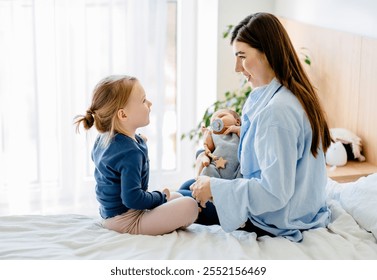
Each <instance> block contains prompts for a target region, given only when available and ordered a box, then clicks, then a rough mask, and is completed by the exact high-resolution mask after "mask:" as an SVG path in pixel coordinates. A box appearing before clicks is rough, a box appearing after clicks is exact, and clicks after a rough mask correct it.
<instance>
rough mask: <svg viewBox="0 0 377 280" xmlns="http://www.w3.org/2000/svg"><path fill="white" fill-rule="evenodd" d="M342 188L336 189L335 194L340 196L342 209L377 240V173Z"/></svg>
mask: <svg viewBox="0 0 377 280" xmlns="http://www.w3.org/2000/svg"><path fill="white" fill-rule="evenodd" d="M340 187H341V188H339V187H336V191H335V192H334V193H335V194H339V196H338V200H339V201H340V204H341V205H342V207H343V208H344V209H345V210H346V211H347V212H348V213H349V214H350V215H352V217H353V218H354V219H355V220H356V222H357V223H358V224H359V225H360V226H362V227H363V228H365V229H366V230H367V231H370V232H372V233H373V235H374V236H375V238H377V173H374V174H372V175H369V176H367V177H362V178H360V179H359V180H357V181H356V182H353V183H344V184H340ZM335 196H337V195H335ZM334 198H335V197H334Z"/></svg>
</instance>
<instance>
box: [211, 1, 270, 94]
mask: <svg viewBox="0 0 377 280" xmlns="http://www.w3.org/2000/svg"><path fill="white" fill-rule="evenodd" d="M274 4H275V0H218V30H217V40H218V41H217V46H218V52H217V61H218V65H217V95H218V98H222V97H223V95H224V93H225V92H226V91H232V90H234V89H237V88H238V87H239V86H240V84H241V77H240V75H237V74H236V73H235V72H234V55H233V52H232V48H231V46H230V44H229V38H226V39H223V37H222V33H223V31H224V30H225V29H226V26H227V25H229V24H233V25H236V24H238V22H240V21H241V20H242V19H244V18H245V17H246V16H248V15H249V14H252V13H256V12H273V11H274Z"/></svg>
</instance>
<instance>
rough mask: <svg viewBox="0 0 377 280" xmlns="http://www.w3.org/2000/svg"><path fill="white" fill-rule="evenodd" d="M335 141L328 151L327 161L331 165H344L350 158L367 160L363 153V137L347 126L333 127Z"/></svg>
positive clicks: (332, 132) (332, 135)
mask: <svg viewBox="0 0 377 280" xmlns="http://www.w3.org/2000/svg"><path fill="white" fill-rule="evenodd" d="M330 133H331V138H332V139H333V141H334V142H333V143H331V145H330V147H329V148H328V149H327V152H326V163H327V164H328V165H330V166H343V165H345V164H346V163H347V161H348V160H355V159H356V160H358V161H365V157H364V156H363V155H362V154H361V151H362V143H361V138H360V137H358V136H357V135H356V134H354V133H353V132H351V131H349V130H347V129H345V128H331V129H330Z"/></svg>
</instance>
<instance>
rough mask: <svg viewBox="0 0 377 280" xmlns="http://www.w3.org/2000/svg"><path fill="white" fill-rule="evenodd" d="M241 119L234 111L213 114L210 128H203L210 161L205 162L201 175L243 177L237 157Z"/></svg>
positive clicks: (205, 146) (221, 110) (204, 144)
mask: <svg viewBox="0 0 377 280" xmlns="http://www.w3.org/2000/svg"><path fill="white" fill-rule="evenodd" d="M240 126H241V118H240V116H239V115H238V114H237V113H236V112H235V111H233V110H230V109H220V110H218V111H216V112H214V113H213V115H212V118H211V125H210V128H206V127H203V128H202V132H203V136H204V140H203V141H204V143H203V146H204V152H205V154H206V155H207V156H208V158H209V161H203V170H202V171H201V173H200V175H206V176H210V177H216V178H223V179H234V178H239V177H242V175H241V174H240V166H239V161H238V157H237V150H238V144H239V140H240V138H239V137H240Z"/></svg>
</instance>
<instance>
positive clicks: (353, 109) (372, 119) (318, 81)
mask: <svg viewBox="0 0 377 280" xmlns="http://www.w3.org/2000/svg"><path fill="white" fill-rule="evenodd" d="M280 20H281V21H282V23H283V24H284V26H285V27H286V29H287V31H288V33H289V35H290V37H291V39H292V41H293V44H294V46H295V48H296V50H297V52H298V53H299V54H301V55H304V54H307V55H309V57H310V59H311V62H312V63H311V66H305V67H306V70H307V72H308V74H309V76H310V78H311V80H312V81H313V83H314V85H315V86H316V88H317V89H318V94H319V96H320V98H321V102H322V104H323V106H324V109H325V111H326V114H327V117H328V121H329V124H330V127H343V128H347V129H349V130H351V131H353V132H354V133H356V134H357V135H359V136H360V137H361V138H362V140H363V145H364V154H365V156H366V158H367V161H368V162H369V163H372V164H373V165H377V124H376V123H377V86H376V84H377V39H373V38H367V37H363V36H360V35H355V34H351V33H346V32H341V31H336V30H331V29H327V28H322V27H317V26H312V25H308V24H304V23H301V22H297V21H293V20H288V19H284V18H281V19H280Z"/></svg>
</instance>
